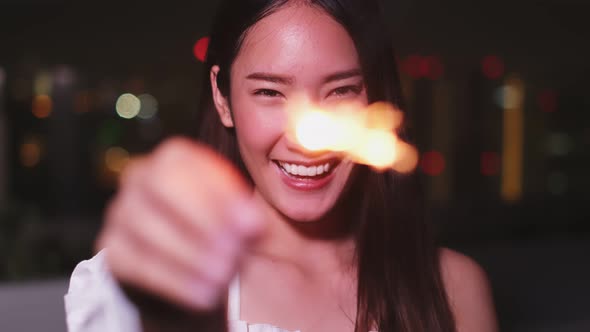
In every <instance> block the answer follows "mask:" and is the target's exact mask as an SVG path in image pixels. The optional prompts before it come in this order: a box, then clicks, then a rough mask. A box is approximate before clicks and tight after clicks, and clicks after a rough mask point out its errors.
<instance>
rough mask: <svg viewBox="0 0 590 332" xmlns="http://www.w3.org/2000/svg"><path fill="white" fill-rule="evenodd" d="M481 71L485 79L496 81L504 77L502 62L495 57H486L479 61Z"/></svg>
mask: <svg viewBox="0 0 590 332" xmlns="http://www.w3.org/2000/svg"><path fill="white" fill-rule="evenodd" d="M481 70H482V72H483V74H484V76H485V77H487V78H489V79H491V80H497V79H499V78H501V77H502V76H504V61H502V59H500V57H499V56H496V55H488V56H486V57H484V58H483V60H482V61H481Z"/></svg>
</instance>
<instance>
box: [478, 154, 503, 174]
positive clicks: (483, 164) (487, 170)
mask: <svg viewBox="0 0 590 332" xmlns="http://www.w3.org/2000/svg"><path fill="white" fill-rule="evenodd" d="M480 159H481V160H480V168H481V174H482V175H485V176H493V175H497V174H498V173H499V172H500V157H499V156H498V153H496V152H490V151H486V152H482V153H481V158H480Z"/></svg>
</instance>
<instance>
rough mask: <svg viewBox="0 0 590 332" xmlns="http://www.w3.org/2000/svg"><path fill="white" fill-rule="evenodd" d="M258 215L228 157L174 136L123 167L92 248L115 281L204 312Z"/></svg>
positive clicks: (257, 227)
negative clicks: (103, 252)
mask: <svg viewBox="0 0 590 332" xmlns="http://www.w3.org/2000/svg"><path fill="white" fill-rule="evenodd" d="M263 219H264V218H263V217H262V211H261V209H260V207H258V206H257V205H256V204H255V203H254V201H253V200H252V198H251V188H249V186H248V185H247V184H246V182H245V180H244V179H243V178H242V177H241V175H240V174H239V172H238V171H237V170H236V169H235V168H234V167H233V166H232V165H231V163H230V162H229V161H227V160H225V159H223V158H222V157H220V156H219V155H217V154H216V153H215V152H213V151H212V150H210V149H209V148H207V147H205V146H203V145H201V144H198V143H195V142H192V141H189V140H187V139H181V138H174V139H170V140H168V141H166V142H164V143H163V144H162V145H161V146H159V147H158V148H157V149H156V150H155V151H154V152H153V153H152V154H151V155H149V156H147V157H142V158H140V159H138V160H134V161H132V162H131V163H130V165H129V166H127V168H126V169H125V171H124V173H123V175H122V177H121V187H120V190H119V192H118V193H117V195H116V196H115V198H114V199H113V201H112V202H111V203H110V205H109V207H108V209H107V212H106V215H105V223H104V226H103V229H102V231H101V233H100V235H99V238H98V241H97V244H96V246H97V250H100V249H102V248H107V262H108V265H109V268H110V270H111V272H112V273H113V275H114V276H115V278H116V279H117V280H119V281H120V282H122V283H124V284H127V285H131V286H133V287H137V288H139V289H142V290H145V291H147V292H149V293H151V294H154V295H156V296H158V297H161V298H163V299H165V300H167V301H170V302H172V303H174V304H177V305H180V306H182V307H184V308H186V309H192V310H199V311H208V310H213V309H215V308H216V307H218V306H219V304H220V303H221V302H223V301H222V300H223V297H224V296H225V295H226V291H227V287H228V285H229V283H230V282H231V280H232V278H233V277H234V275H235V273H236V272H237V268H238V265H239V263H240V259H241V258H242V255H243V254H244V252H245V251H246V250H245V249H247V248H248V247H249V246H250V245H252V244H253V242H254V240H255V239H257V238H259V237H260V235H261V234H262V232H263V231H264V220H263Z"/></svg>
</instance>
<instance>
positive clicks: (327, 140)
mask: <svg viewBox="0 0 590 332" xmlns="http://www.w3.org/2000/svg"><path fill="white" fill-rule="evenodd" d="M289 110H290V111H289V112H288V114H289V115H290V119H289V126H290V130H289V131H288V132H290V133H291V134H290V135H291V136H292V137H291V138H292V139H294V141H295V142H297V143H298V144H299V145H300V146H302V147H303V148H304V149H306V150H308V151H335V152H342V153H344V154H345V155H346V156H347V157H348V158H350V159H351V160H352V161H353V162H356V163H359V164H364V165H369V166H371V167H372V168H374V169H376V170H378V171H384V170H386V169H394V170H396V171H398V172H401V173H407V172H411V171H412V170H414V168H415V167H416V165H417V163H418V152H417V150H416V149H415V148H414V147H413V146H412V145H410V144H408V143H406V142H404V141H402V140H401V139H400V138H399V137H398V136H397V135H396V131H397V129H398V128H399V126H400V125H401V123H402V121H403V114H402V113H401V112H400V111H399V110H398V109H397V108H395V107H394V106H393V105H391V104H388V103H384V102H377V103H374V104H371V105H369V106H364V105H360V104H358V103H340V104H338V105H337V106H334V107H331V108H330V109H329V110H326V109H321V108H319V107H317V106H315V105H311V104H309V103H305V102H301V101H299V102H296V103H293V104H291V105H290V109H289Z"/></svg>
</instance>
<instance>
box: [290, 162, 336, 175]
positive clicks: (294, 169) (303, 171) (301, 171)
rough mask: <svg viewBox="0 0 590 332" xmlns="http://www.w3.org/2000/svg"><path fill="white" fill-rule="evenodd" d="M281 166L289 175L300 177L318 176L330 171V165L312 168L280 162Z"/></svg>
mask: <svg viewBox="0 0 590 332" xmlns="http://www.w3.org/2000/svg"><path fill="white" fill-rule="evenodd" d="M279 164H280V165H281V167H282V168H283V169H284V170H285V171H286V172H287V173H289V174H292V175H298V176H316V175H321V174H323V173H327V172H328V171H329V170H330V163H326V164H324V165H319V166H310V167H307V166H303V165H295V164H288V163H285V162H279Z"/></svg>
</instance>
